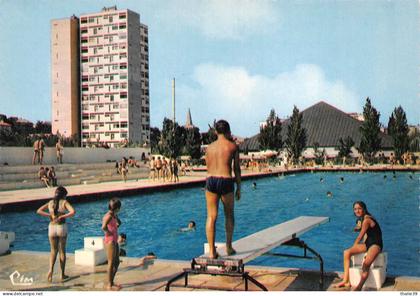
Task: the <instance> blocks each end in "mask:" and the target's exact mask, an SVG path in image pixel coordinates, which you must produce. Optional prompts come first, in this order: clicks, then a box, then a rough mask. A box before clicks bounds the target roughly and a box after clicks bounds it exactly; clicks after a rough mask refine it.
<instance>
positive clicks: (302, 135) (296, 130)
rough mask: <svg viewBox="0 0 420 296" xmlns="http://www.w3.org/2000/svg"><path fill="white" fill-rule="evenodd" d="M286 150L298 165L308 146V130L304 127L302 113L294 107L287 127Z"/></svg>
mask: <svg viewBox="0 0 420 296" xmlns="http://www.w3.org/2000/svg"><path fill="white" fill-rule="evenodd" d="M285 144H286V149H287V154H288V155H289V157H291V158H292V161H293V163H297V161H298V160H299V157H300V155H301V153H302V151H303V149H304V148H305V146H306V130H305V129H304V128H303V127H302V113H300V112H299V109H298V108H297V107H296V106H294V108H293V115H292V117H291V118H290V123H289V125H288V126H287V138H286V142H285Z"/></svg>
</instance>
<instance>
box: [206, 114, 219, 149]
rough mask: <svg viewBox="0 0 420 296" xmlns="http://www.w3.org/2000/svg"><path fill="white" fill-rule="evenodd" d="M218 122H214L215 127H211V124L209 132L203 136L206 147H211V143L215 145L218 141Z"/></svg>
mask: <svg viewBox="0 0 420 296" xmlns="http://www.w3.org/2000/svg"><path fill="white" fill-rule="evenodd" d="M215 126H216V120H214V121H213V126H211V125H210V124H209V130H208V131H207V133H204V134H203V144H204V145H209V144H211V143H213V142H214V141H216V140H217V135H216V129H215Z"/></svg>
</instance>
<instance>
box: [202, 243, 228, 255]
mask: <svg viewBox="0 0 420 296" xmlns="http://www.w3.org/2000/svg"><path fill="white" fill-rule="evenodd" d="M214 245H215V246H216V251H217V249H218V248H222V247H226V244H225V243H217V242H216V243H214ZM208 253H210V248H209V244H208V243H204V254H208Z"/></svg>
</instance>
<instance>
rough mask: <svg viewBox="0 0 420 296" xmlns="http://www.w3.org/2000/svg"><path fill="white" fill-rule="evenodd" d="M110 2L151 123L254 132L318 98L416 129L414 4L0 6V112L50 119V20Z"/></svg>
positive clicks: (228, 1) (3, 0)
mask: <svg viewBox="0 0 420 296" xmlns="http://www.w3.org/2000/svg"><path fill="white" fill-rule="evenodd" d="M113 5H117V7H118V9H125V8H128V9H131V10H133V11H135V12H138V13H139V14H140V21H141V22H143V23H145V24H147V25H148V26H149V43H150V44H149V53H150V102H151V125H152V126H158V127H159V128H161V127H162V121H163V118H164V117H165V116H167V117H171V108H172V106H171V79H172V77H176V84H177V92H176V98H177V106H176V110H177V112H176V116H177V121H178V122H179V123H180V124H184V123H185V119H186V113H187V109H188V108H191V114H192V119H193V122H194V124H195V125H197V126H198V127H200V129H201V130H202V131H204V130H207V128H208V127H207V124H208V123H210V122H213V119H221V118H224V119H226V120H228V121H229V122H230V123H231V127H232V131H233V133H234V134H237V135H241V136H251V135H254V134H255V133H257V132H258V129H259V122H260V121H263V120H265V118H266V117H267V115H268V113H269V111H270V109H271V108H274V109H275V110H276V112H277V113H278V114H279V115H280V116H281V117H286V116H288V115H289V114H291V111H292V109H293V105H296V106H297V107H298V108H299V109H300V110H303V109H305V108H307V107H309V106H311V105H312V104H314V103H316V102H318V101H320V100H324V101H326V102H328V103H330V104H332V105H334V106H336V107H337V108H340V109H342V110H344V111H345V112H361V111H362V107H363V104H364V102H365V99H366V97H367V96H369V97H370V98H371V100H372V103H373V105H374V106H375V107H376V108H377V109H378V110H379V111H380V113H381V122H383V123H385V124H386V123H387V122H388V118H389V116H390V114H391V112H392V110H393V109H394V107H396V106H398V105H401V106H402V107H403V108H404V109H405V111H406V112H407V116H408V121H409V123H411V124H419V123H420V107H419V105H420V98H419V93H420V92H419V90H420V89H419V86H420V73H419V72H420V42H419V41H420V34H419V28H420V18H419V3H418V1H415V0H413V1H380V0H376V1H361V0H360V1H350V0H349V1H342V0H340V1H327V0H321V1H315V0H308V1H274V0H273V1H264V0H258V1H257V0H255V1H247V0H235V1H233V0H208V1H200V0H167V1H161V0H145V1H139V0H133V1H130V0H127V1H71V0H66V1H57V0H33V1H30V0H26V1H24V0H0V85H1V92H0V113H3V114H7V115H9V116H11V115H17V116H21V117H24V118H27V119H30V120H34V121H35V120H51V106H50V105H51V99H50V88H51V87H50V84H51V83H50V21H51V20H52V19H56V18H64V17H70V16H71V15H72V14H75V15H76V16H79V15H80V14H83V13H91V12H98V11H100V10H101V8H102V7H104V6H113Z"/></svg>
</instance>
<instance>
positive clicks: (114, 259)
mask: <svg viewBox="0 0 420 296" xmlns="http://www.w3.org/2000/svg"><path fill="white" fill-rule="evenodd" d="M120 209H121V201H120V200H119V199H117V198H112V199H111V200H110V201H109V205H108V212H107V213H106V214H105V216H104V217H103V219H102V230H103V231H104V233H105V239H104V242H105V249H106V255H107V258H108V269H107V274H108V283H107V289H108V290H114V291H117V290H120V289H121V286H120V285H118V284H115V283H114V278H115V274H116V273H117V270H118V266H119V265H120V256H119V253H120V252H119V247H118V227H119V226H120V225H121V221H120V219H118V216H117V213H118V212H119V211H120Z"/></svg>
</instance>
